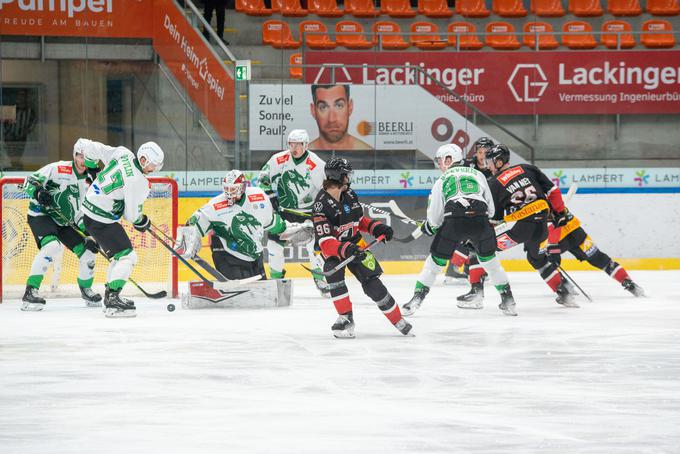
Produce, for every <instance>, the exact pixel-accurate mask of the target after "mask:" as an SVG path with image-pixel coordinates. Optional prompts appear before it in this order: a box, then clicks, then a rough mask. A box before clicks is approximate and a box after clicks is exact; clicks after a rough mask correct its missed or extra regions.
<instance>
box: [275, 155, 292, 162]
mask: <svg viewBox="0 0 680 454" xmlns="http://www.w3.org/2000/svg"><path fill="white" fill-rule="evenodd" d="M288 158H290V155H289V154H288V153H286V154H284V155H283V156H279V157H278V158H276V163H277V164H283V163H284V162H286V161H288Z"/></svg>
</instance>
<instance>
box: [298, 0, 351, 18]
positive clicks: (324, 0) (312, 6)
mask: <svg viewBox="0 0 680 454" xmlns="http://www.w3.org/2000/svg"><path fill="white" fill-rule="evenodd" d="M307 8H308V9H309V12H310V13H314V14H316V15H317V16H321V17H341V16H344V15H345V11H344V10H342V9H340V8H338V3H337V2H336V1H335V0H308V1H307Z"/></svg>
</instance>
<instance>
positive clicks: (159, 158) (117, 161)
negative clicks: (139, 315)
mask: <svg viewBox="0 0 680 454" xmlns="http://www.w3.org/2000/svg"><path fill="white" fill-rule="evenodd" d="M163 159H164V154H163V150H161V147H159V146H158V145H157V144H156V143H155V142H146V143H144V144H142V145H141V146H140V147H139V149H138V150H137V156H135V154H134V153H132V152H131V151H130V150H128V149H127V148H125V147H122V146H121V147H110V146H108V145H104V144H101V143H99V142H94V141H90V140H88V141H87V144H86V146H85V165H86V166H87V167H88V168H89V169H90V170H89V172H90V173H91V174H92V175H93V176H96V179H95V180H94V181H93V183H92V185H91V186H90V188H89V189H88V191H87V194H85V200H84V201H83V207H82V210H83V214H84V222H85V228H86V229H87V231H88V232H89V233H90V234H91V235H92V236H93V237H94V239H95V240H96V241H97V243H99V246H100V247H101V250H102V252H104V254H105V255H106V256H107V257H108V258H109V259H110V264H109V268H108V271H107V273H106V280H107V282H106V291H105V295H104V306H105V307H104V315H106V317H134V316H136V308H135V303H134V302H133V301H131V300H129V299H126V298H121V297H120V292H121V290H122V289H123V286H124V285H125V283H126V282H127V280H128V279H129V278H130V274H132V268H133V267H134V266H135V263H136V262H137V254H136V253H135V251H134V250H133V249H132V243H130V238H129V237H128V236H127V233H126V232H125V229H123V226H122V225H120V222H119V221H120V220H121V218H125V219H126V220H127V221H128V222H130V223H132V226H133V227H134V228H135V229H136V230H138V231H139V232H146V231H147V230H148V229H149V227H150V226H151V221H150V220H149V218H148V217H147V216H146V215H145V214H144V213H143V212H142V209H143V207H144V202H145V201H146V198H147V197H148V195H149V180H147V179H146V175H148V174H150V173H152V172H158V171H160V170H161V168H162V167H163ZM100 161H101V163H102V164H103V165H104V168H103V169H102V170H101V171H99V172H98V171H97V169H98V168H99V162H100Z"/></svg>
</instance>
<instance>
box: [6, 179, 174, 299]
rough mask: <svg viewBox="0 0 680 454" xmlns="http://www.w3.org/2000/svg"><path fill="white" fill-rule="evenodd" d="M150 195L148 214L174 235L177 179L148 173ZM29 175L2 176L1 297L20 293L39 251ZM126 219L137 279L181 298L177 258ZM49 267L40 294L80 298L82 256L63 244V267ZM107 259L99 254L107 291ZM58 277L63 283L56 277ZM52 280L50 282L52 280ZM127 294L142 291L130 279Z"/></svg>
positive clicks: (99, 284)
mask: <svg viewBox="0 0 680 454" xmlns="http://www.w3.org/2000/svg"><path fill="white" fill-rule="evenodd" d="M147 178H148V180H149V185H150V191H149V197H148V198H147V200H146V202H145V203H144V213H145V214H146V215H147V216H148V217H149V219H150V220H151V222H153V223H154V225H155V226H156V227H157V228H159V229H160V230H162V231H163V232H165V233H166V234H167V235H169V236H171V237H173V238H175V236H176V233H177V216H178V188H177V182H176V181H175V180H174V179H172V178H167V177H147ZM24 182H25V178H16V177H10V178H1V179H0V205H1V207H0V208H1V209H0V222H2V242H0V252H1V253H2V260H0V274H1V279H0V302H2V301H3V300H6V299H13V298H21V296H22V295H23V291H24V289H25V286H26V279H27V278H28V274H29V272H30V269H31V264H32V262H33V258H34V257H35V255H36V254H37V253H38V248H37V246H36V243H35V239H34V237H33V234H32V232H31V229H30V228H29V226H28V223H27V221H26V217H27V212H28V202H29V198H28V195H27V194H26V193H25V192H24V191H23V185H24ZM121 224H122V225H123V228H125V231H126V232H127V234H128V236H129V237H130V241H131V242H132V247H133V249H134V250H135V252H136V253H137V256H138V260H137V264H136V265H135V267H134V269H133V272H132V279H134V280H135V281H136V282H137V283H138V284H140V285H141V286H142V287H144V290H147V291H159V290H166V291H167V292H168V294H169V295H172V297H173V298H176V297H177V295H178V288H177V280H178V272H177V258H175V257H174V256H172V254H170V252H169V251H168V250H167V249H165V247H163V245H162V244H160V243H159V242H158V241H157V240H156V239H155V238H153V237H152V236H151V235H149V234H147V233H141V232H138V231H137V230H135V229H134V228H133V227H132V224H130V223H128V222H127V221H122V222H121ZM51 268H52V267H50V269H49V270H48V271H47V273H46V274H45V279H44V280H43V284H42V285H41V287H40V294H41V295H43V296H45V297H46V298H50V297H52V298H64V297H72V298H80V291H79V290H78V284H77V280H76V279H77V277H78V258H77V257H76V256H75V254H73V253H72V252H71V251H69V250H68V249H64V252H63V258H62V260H61V270H60V271H59V270H58V272H57V273H56V276H55V273H54V270H53V269H51ZM107 268H108V262H107V261H106V259H105V258H104V257H103V256H102V255H101V254H98V256H97V262H96V265H95V275H94V284H93V289H94V290H95V291H97V292H101V293H102V294H103V292H104V283H105V282H106V270H107ZM55 277H56V278H57V279H58V282H53V280H56V279H54V278H55ZM50 284H51V285H50ZM123 294H124V295H130V296H132V295H141V293H140V292H139V290H138V289H137V288H136V287H135V286H134V285H132V284H130V283H128V284H127V285H126V286H125V288H124V289H123Z"/></svg>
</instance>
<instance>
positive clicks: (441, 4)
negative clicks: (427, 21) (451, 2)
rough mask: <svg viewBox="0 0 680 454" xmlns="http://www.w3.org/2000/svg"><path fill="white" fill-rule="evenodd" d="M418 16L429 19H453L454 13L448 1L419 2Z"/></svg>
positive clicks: (429, 0) (430, 0)
mask: <svg viewBox="0 0 680 454" xmlns="http://www.w3.org/2000/svg"><path fill="white" fill-rule="evenodd" d="M418 14H422V15H424V16H427V17H451V16H453V11H451V10H450V9H449V6H448V4H447V3H446V0H418Z"/></svg>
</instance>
